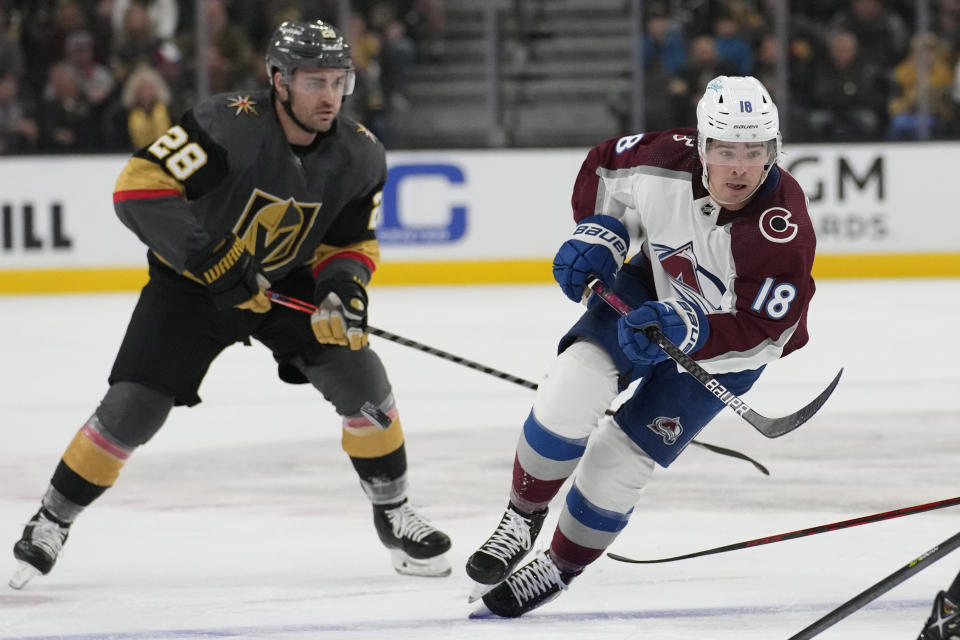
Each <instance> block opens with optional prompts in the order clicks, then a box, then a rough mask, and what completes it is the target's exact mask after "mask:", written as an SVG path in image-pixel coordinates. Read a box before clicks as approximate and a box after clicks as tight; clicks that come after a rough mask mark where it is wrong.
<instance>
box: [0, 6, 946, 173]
mask: <svg viewBox="0 0 960 640" xmlns="http://www.w3.org/2000/svg"><path fill="white" fill-rule="evenodd" d="M783 1H785V0H647V1H646V2H645V3H644V6H645V8H646V15H645V19H644V42H643V52H644V65H645V86H646V87H647V90H646V92H645V109H644V114H645V119H646V128H647V129H648V130H656V129H664V128H669V127H672V126H677V125H678V123H692V122H694V121H695V118H694V111H695V106H696V101H697V99H698V98H699V96H700V95H701V94H702V91H703V87H704V86H705V84H706V82H707V80H709V79H710V78H712V77H714V76H716V75H720V74H727V75H745V74H749V75H754V76H757V77H758V78H760V79H761V80H762V81H763V82H764V84H765V85H766V86H767V88H768V89H769V90H770V91H771V93H772V94H773V97H774V99H775V100H776V101H777V102H778V103H783V102H784V99H783V97H781V96H778V95H777V92H778V88H779V84H778V76H777V69H778V52H779V51H780V50H781V43H780V42H779V41H778V38H777V29H776V28H775V25H774V24H773V16H775V15H776V10H775V7H776V6H778V3H780V2H783ZM197 2H199V3H200V5H199V10H200V11H202V15H203V18H204V20H203V22H204V23H205V25H206V36H205V37H204V38H202V40H204V42H205V46H206V51H205V53H206V56H198V55H197V44H196V42H195V40H196V27H195V21H196V18H197V10H198V9H197V4H196V3H197ZM523 2H524V0H518V3H519V4H521V5H522V4H523ZM917 2H918V0H802V1H801V0H796V1H792V2H789V3H788V4H789V5H790V9H789V14H790V15H789V20H788V39H789V42H787V43H786V49H785V50H786V52H787V62H788V69H789V76H788V77H789V83H788V85H787V86H788V90H789V96H788V101H787V102H786V106H787V108H786V109H784V111H785V112H786V113H788V115H789V118H788V120H787V122H785V125H786V127H788V131H789V137H790V140H791V141H794V142H803V141H808V142H810V141H839V140H842V141H879V140H912V139H926V138H934V139H949V138H960V0H929V7H930V12H929V20H928V24H927V25H926V29H925V30H920V29H919V28H918V24H917ZM515 4H517V2H515ZM548 4H549V3H540V5H539V6H541V7H548ZM350 6H351V10H352V15H351V18H350V20H349V23H348V24H347V25H346V27H345V29H344V31H345V33H346V35H347V38H348V40H349V41H350V43H351V45H352V46H353V51H354V59H355V62H356V65H357V68H358V86H357V89H356V92H355V95H354V96H352V97H351V98H350V99H349V100H348V101H347V102H346V104H345V107H344V109H345V111H346V112H347V113H348V114H349V115H351V116H352V117H355V118H357V119H358V120H360V121H362V122H364V123H365V124H366V125H367V126H368V127H369V128H370V129H371V130H373V131H374V132H375V133H376V134H377V135H378V136H380V138H381V139H382V140H383V141H384V143H385V144H386V145H387V146H388V148H389V147H390V146H391V142H392V140H393V138H394V130H393V126H394V125H393V122H394V118H395V114H396V113H397V112H398V111H404V110H409V109H410V108H411V104H410V100H409V98H408V95H407V91H406V86H407V78H408V76H409V71H410V68H411V66H412V65H414V64H416V63H417V61H418V60H427V61H437V60H440V59H442V58H443V56H444V50H443V47H444V31H445V28H446V9H445V4H444V0H353V1H352V2H351V3H350ZM625 6H626V5H625ZM340 10H341V3H340V2H338V1H337V0H196V2H194V1H193V0H190V1H188V0H0V154H7V155H9V154H25V153H89V152H128V151H131V150H133V149H137V148H139V147H141V146H143V145H144V144H147V143H149V142H150V141H152V140H154V139H155V138H156V137H157V136H158V135H160V134H161V133H162V132H163V131H165V130H166V129H167V128H168V127H169V126H170V125H171V124H172V123H175V122H176V121H177V120H178V118H179V117H180V115H181V114H182V113H183V111H184V110H185V109H186V108H188V107H189V106H190V105H191V104H193V103H194V102H195V100H196V99H197V95H196V92H197V81H196V78H197V74H198V72H199V71H200V70H199V69H197V67H196V65H197V60H201V59H204V60H206V68H205V70H204V71H205V75H206V77H207V78H208V80H209V92H210V93H219V92H232V91H250V90H253V89H258V88H264V87H267V86H268V82H267V78H266V72H265V70H264V65H263V50H264V48H265V46H266V43H267V40H268V38H269V36H270V34H271V33H272V32H273V30H274V28H275V27H276V26H277V25H278V24H279V23H280V22H282V21H283V20H288V19H313V18H321V19H324V20H327V21H330V22H333V23H334V24H338V26H340V24H339V23H340V17H341V16H340V15H339V11H340ZM517 13H518V15H522V14H523V12H517ZM521 26H522V25H521ZM522 31H523V30H522V29H518V32H522ZM609 106H610V109H611V110H612V111H613V112H614V114H615V115H616V116H618V118H619V119H620V122H621V125H622V129H623V132H628V131H630V119H631V108H630V105H629V95H628V94H614V95H612V96H611V97H610V100H609ZM783 106H784V105H783V104H781V108H782V107H783ZM614 133H615V132H614Z"/></svg>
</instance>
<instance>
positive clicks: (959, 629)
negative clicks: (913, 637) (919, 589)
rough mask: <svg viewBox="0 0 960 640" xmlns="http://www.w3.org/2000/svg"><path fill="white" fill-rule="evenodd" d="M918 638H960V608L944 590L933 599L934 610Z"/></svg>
mask: <svg viewBox="0 0 960 640" xmlns="http://www.w3.org/2000/svg"><path fill="white" fill-rule="evenodd" d="M917 640H960V608H958V607H957V605H956V603H954V602H953V601H952V600H950V598H948V597H947V594H946V593H945V592H943V591H941V592H940V593H938V594H937V597H936V598H934V600H933V612H932V613H931V614H930V618H928V619H927V623H926V624H925V625H923V631H921V632H920V635H919V636H918V637H917Z"/></svg>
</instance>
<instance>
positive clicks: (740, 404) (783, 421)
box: [587, 278, 843, 438]
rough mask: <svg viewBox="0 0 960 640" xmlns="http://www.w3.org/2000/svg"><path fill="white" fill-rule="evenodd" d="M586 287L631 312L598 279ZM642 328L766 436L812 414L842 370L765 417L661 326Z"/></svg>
mask: <svg viewBox="0 0 960 640" xmlns="http://www.w3.org/2000/svg"><path fill="white" fill-rule="evenodd" d="M587 286H588V287H589V288H590V289H592V290H593V292H594V293H596V294H597V295H598V296H600V298H601V299H602V300H603V301H604V302H606V303H607V304H608V305H610V306H611V307H612V308H613V309H615V310H616V311H617V312H618V313H619V314H620V315H624V316H625V315H627V314H628V313H630V312H631V311H633V309H631V308H630V306H629V305H628V304H627V303H625V302H624V301H623V300H621V299H620V297H619V296H618V295H617V294H615V293H614V292H613V291H611V290H610V288H609V287H607V286H606V285H605V284H603V283H602V282H600V280H599V279H598V278H591V279H590V280H589V281H588V282H587ZM641 331H643V333H644V334H646V336H647V337H648V338H649V339H650V341H651V342H655V343H656V344H657V346H658V347H660V348H661V349H663V350H664V352H666V354H667V355H668V356H670V358H671V359H672V360H673V361H674V362H676V363H677V364H679V365H680V366H681V367H683V368H684V369H686V370H687V372H688V373H689V374H690V375H692V376H693V377H694V379H695V380H696V381H697V382H699V383H700V384H702V385H703V386H704V387H706V388H707V390H708V391H709V392H710V393H712V394H713V395H715V396H716V397H717V398H719V399H720V401H721V402H722V403H723V404H724V405H726V406H727V407H729V408H730V409H732V410H733V411H734V413H736V414H737V415H738V416H740V417H741V418H743V419H744V420H746V421H747V422H749V423H750V424H751V425H753V427H754V428H755V429H756V430H757V431H759V432H760V433H762V434H763V435H765V436H766V437H768V438H779V437H780V436H782V435H784V434H786V433H790V432H791V431H793V430H794V429H796V428H797V427H799V426H800V425H802V424H803V423H804V422H806V421H807V420H809V419H810V418H811V417H813V414H815V413H816V412H817V410H819V409H820V407H822V406H823V403H825V402H826V401H827V398H829V397H830V394H831V393H833V390H834V389H835V388H836V387H837V383H838V382H840V375H841V374H842V373H843V369H840V371H839V373H837V375H836V377H835V378H834V379H833V381H832V382H831V383H830V384H829V385H828V386H827V388H826V389H824V390H823V392H822V393H821V394H820V395H819V396H817V397H816V398H814V399H813V401H812V402H811V403H810V404H808V405H807V406H805V407H803V408H802V409H800V410H799V411H797V412H795V413H791V414H790V415H788V416H784V417H782V418H767V417H765V416H762V415H760V414H759V413H757V412H756V411H754V410H753V409H751V408H750V406H749V405H748V404H747V403H746V402H744V401H743V400H742V399H740V398H739V397H738V396H736V395H735V394H733V393H731V392H730V391H729V390H728V389H727V388H726V387H724V386H723V385H722V384H720V383H719V382H717V380H716V379H715V378H714V377H713V376H711V375H710V374H709V373H707V372H706V370H705V369H704V368H703V367H701V366H700V365H699V364H697V362H696V361H695V360H694V359H693V358H691V357H690V356H688V355H687V354H685V353H684V352H683V351H681V350H680V348H679V347H677V345H675V344H673V343H672V342H670V340H668V339H667V337H666V336H665V335H663V331H661V330H660V327H658V326H656V325H651V326H649V327H644V328H643V329H641Z"/></svg>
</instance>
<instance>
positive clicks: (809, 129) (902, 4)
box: [610, 0, 960, 142]
mask: <svg viewBox="0 0 960 640" xmlns="http://www.w3.org/2000/svg"><path fill="white" fill-rule="evenodd" d="M780 1H781V0H714V1H712V2H707V1H701V2H689V3H683V2H681V3H679V4H681V5H684V4H686V6H687V7H688V10H686V11H677V10H675V8H674V5H676V4H677V2H671V1H669V0H648V2H647V3H646V8H647V12H646V16H645V20H644V42H643V50H644V69H645V80H646V82H645V86H646V87H648V90H647V92H646V102H645V109H646V111H645V116H646V121H647V122H646V124H647V127H646V128H647V129H648V130H656V129H663V128H669V127H671V126H676V122H677V119H678V114H682V115H681V119H682V121H684V122H691V123H692V122H695V116H694V112H695V108H696V101H697V100H698V99H699V97H700V95H701V94H702V92H703V87H704V86H706V83H707V81H708V80H709V79H710V78H712V77H714V76H717V75H722V74H723V75H753V76H756V77H757V78H759V79H760V80H761V81H762V82H763V83H764V84H765V85H766V87H767V88H768V89H769V90H770V92H771V94H772V97H773V99H774V101H775V102H777V103H778V104H780V105H781V109H783V107H784V106H787V107H788V108H787V109H786V111H787V112H788V114H789V121H788V123H786V124H787V125H788V126H789V134H790V140H791V141H794V142H800V141H808V142H813V141H879V140H916V139H927V138H938V139H944V138H957V137H960V0H929V3H928V6H929V12H928V20H927V21H926V22H927V24H926V29H925V30H921V29H920V28H919V27H918V24H917V21H918V17H917V5H918V2H919V1H920V0H795V1H792V2H789V6H790V8H789V21H788V29H787V31H788V39H789V42H787V43H786V45H787V46H786V49H785V50H786V56H787V65H788V67H787V68H788V70H789V81H788V83H787V88H788V91H789V96H788V99H787V101H786V104H782V103H784V102H785V101H784V99H783V97H781V96H778V95H777V89H778V81H777V58H778V52H779V51H780V49H781V46H780V42H779V41H778V39H777V29H776V25H775V24H774V23H773V22H774V16H776V6H777V4H778V3H779V2H780ZM923 80H925V82H923ZM651 87H657V88H658V90H655V91H651V90H650V89H649V88H651ZM659 88H665V89H666V90H665V91H663V90H659ZM924 88H926V91H923V90H922V89H924ZM610 106H611V109H612V110H613V111H614V113H615V114H617V115H618V116H619V117H620V118H621V122H622V126H623V129H624V131H628V130H629V126H628V120H629V113H628V105H627V101H626V100H625V98H624V97H623V96H613V97H612V99H611V103H610Z"/></svg>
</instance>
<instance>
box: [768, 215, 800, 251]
mask: <svg viewBox="0 0 960 640" xmlns="http://www.w3.org/2000/svg"><path fill="white" fill-rule="evenodd" d="M792 215H793V214H791V213H790V212H789V211H787V210H786V209H784V208H783V207H773V208H770V209H767V210H766V211H764V212H763V213H761V214H760V233H762V234H763V237H764V238H766V239H767V240H769V241H770V242H778V243H784V242H790V241H791V240H793V239H794V238H796V237H797V230H798V229H799V228H800V227H799V226H797V225H796V224H794V223H792V222H790V217H791V216H792Z"/></svg>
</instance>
